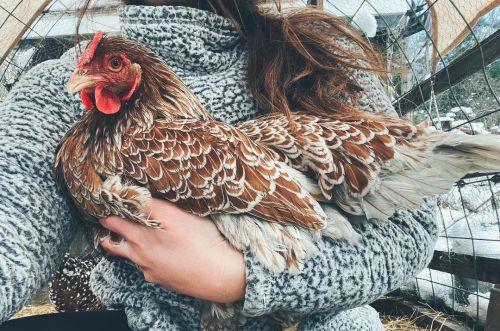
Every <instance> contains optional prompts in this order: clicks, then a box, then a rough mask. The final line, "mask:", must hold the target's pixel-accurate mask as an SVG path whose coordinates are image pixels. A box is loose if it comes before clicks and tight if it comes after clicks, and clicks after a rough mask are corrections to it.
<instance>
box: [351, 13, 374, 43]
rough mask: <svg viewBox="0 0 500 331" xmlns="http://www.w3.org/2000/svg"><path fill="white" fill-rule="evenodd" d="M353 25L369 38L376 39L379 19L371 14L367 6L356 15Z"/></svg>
mask: <svg viewBox="0 0 500 331" xmlns="http://www.w3.org/2000/svg"><path fill="white" fill-rule="evenodd" d="M351 24H352V26H354V27H355V28H357V29H359V30H361V31H362V32H363V33H364V34H365V36H366V37H368V38H373V37H375V34H376V33H377V19H376V18H375V16H373V14H372V13H370V11H369V10H368V9H367V8H366V6H363V7H362V8H361V9H360V10H359V11H358V12H357V13H356V15H354V17H353V18H352V21H351Z"/></svg>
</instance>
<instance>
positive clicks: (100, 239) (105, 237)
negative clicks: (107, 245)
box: [99, 234, 109, 242]
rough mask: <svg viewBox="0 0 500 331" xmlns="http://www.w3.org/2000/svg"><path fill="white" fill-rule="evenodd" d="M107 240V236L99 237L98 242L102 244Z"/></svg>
mask: <svg viewBox="0 0 500 331" xmlns="http://www.w3.org/2000/svg"><path fill="white" fill-rule="evenodd" d="M108 238H109V234H108V235H105V236H104V237H99V242H103V241H104V240H106V239H108Z"/></svg>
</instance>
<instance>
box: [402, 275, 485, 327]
mask: <svg viewBox="0 0 500 331" xmlns="http://www.w3.org/2000/svg"><path fill="white" fill-rule="evenodd" d="M464 281H465V282H467V281H469V282H470V283H471V284H474V285H473V286H471V287H473V288H474V289H473V290H470V288H468V289H465V290H467V291H469V292H471V293H468V292H464V291H461V290H460V289H461V287H462V285H463V282H464ZM492 286H493V285H491V284H488V283H483V282H477V283H476V281H474V280H468V279H463V278H462V279H458V278H457V277H456V276H454V275H451V274H448V273H446V272H441V271H436V270H430V269H425V270H423V271H422V272H421V273H420V274H419V275H418V276H417V280H416V281H415V283H413V284H410V285H408V286H406V287H405V289H406V290H411V291H414V292H416V293H418V294H419V297H420V298H422V299H423V300H424V301H426V302H429V303H437V304H439V305H444V306H446V307H448V308H450V309H452V310H454V311H456V312H460V313H463V314H465V315H467V316H469V317H471V318H473V319H474V320H476V321H477V322H479V324H481V325H484V324H485V323H486V314H487V311H488V303H489V298H490V290H491V287H492ZM454 288H455V289H454Z"/></svg>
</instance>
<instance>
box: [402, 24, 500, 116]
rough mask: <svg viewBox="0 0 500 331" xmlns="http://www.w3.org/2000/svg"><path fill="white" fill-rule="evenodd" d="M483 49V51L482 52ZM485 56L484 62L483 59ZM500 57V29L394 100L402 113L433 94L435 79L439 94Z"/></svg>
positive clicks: (435, 91)
mask: <svg viewBox="0 0 500 331" xmlns="http://www.w3.org/2000/svg"><path fill="white" fill-rule="evenodd" d="M481 51H482V52H481ZM483 56H484V62H483V61H482V59H483ZM499 57H500V30H497V31H496V32H495V33H493V34H492V35H491V36H489V37H488V38H486V39H485V40H483V41H482V42H481V43H480V44H479V45H476V46H475V47H473V48H472V49H470V50H469V51H467V52H466V53H464V54H463V55H462V56H460V57H458V58H457V59H455V60H453V61H452V62H451V63H450V64H448V65H447V66H446V68H444V69H442V70H440V71H439V72H437V73H436V74H434V75H432V76H431V77H429V78H428V79H426V80H425V81H423V82H421V83H420V84H419V85H417V86H415V87H414V88H413V89H411V90H410V91H408V92H407V93H405V94H404V95H402V96H401V97H399V98H398V99H397V100H396V101H394V103H393V106H394V107H395V108H398V107H399V110H400V111H401V113H402V114H406V113H408V112H409V111H411V110H413V109H415V108H417V107H418V106H420V105H421V104H423V103H424V102H426V101H427V100H429V98H430V96H431V84H432V82H433V81H434V93H436V94H438V93H441V92H444V91H446V90H448V89H449V88H450V86H453V85H456V84H458V83H460V82H461V81H462V80H464V79H465V78H467V77H469V76H470V75H472V74H473V73H475V72H477V71H479V70H481V69H482V68H483V66H487V65H488V64H490V63H492V62H493V61H495V60H496V59H498V58H499Z"/></svg>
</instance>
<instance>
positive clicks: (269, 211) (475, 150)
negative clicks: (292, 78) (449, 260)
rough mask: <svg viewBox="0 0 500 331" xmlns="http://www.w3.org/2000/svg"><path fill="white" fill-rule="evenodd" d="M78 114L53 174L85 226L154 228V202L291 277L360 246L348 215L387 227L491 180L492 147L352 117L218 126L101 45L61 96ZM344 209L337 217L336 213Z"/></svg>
mask: <svg viewBox="0 0 500 331" xmlns="http://www.w3.org/2000/svg"><path fill="white" fill-rule="evenodd" d="M68 91H69V92H70V93H74V92H80V93H81V99H82V102H83V104H84V106H85V108H86V109H87V110H88V112H87V113H86V114H85V115H84V116H83V118H82V119H81V120H80V121H79V122H78V123H76V124H75V125H74V126H73V127H72V128H71V129H70V130H69V131H68V132H67V134H66V135H65V136H64V138H63V139H62V141H61V143H60V145H59V147H58V149H57V151H56V157H55V173H56V177H57V178H58V179H59V181H60V183H61V187H62V188H63V189H64V190H65V191H66V192H67V193H68V194H69V196H71V198H72V201H73V202H74V205H75V206H76V208H77V209H78V211H79V212H80V214H81V215H83V217H84V218H85V219H87V220H88V221H90V222H93V223H94V224H98V222H97V219H98V218H99V217H102V216H106V215H110V214H113V215H119V216H122V217H124V218H127V219H130V220H132V221H136V222H139V223H141V224H144V225H147V226H152V227H156V226H158V224H157V223H156V222H155V221H154V220H151V219H149V217H148V215H147V214H145V212H144V206H145V205H146V204H147V203H148V201H149V199H150V198H151V197H152V196H153V197H158V198H163V199H167V200H169V201H172V202H175V203H176V204H178V205H179V206H180V207H182V208H183V209H184V210H186V211H188V212H191V213H194V214H196V215H201V216H206V215H209V216H210V217H211V218H212V220H213V221H214V222H215V224H216V225H217V226H218V228H219V229H220V231H221V232H222V234H223V235H224V236H225V237H226V238H227V239H228V240H229V242H230V243H231V244H232V245H234V246H235V247H236V248H238V249H242V250H243V249H249V250H251V251H252V253H253V254H254V255H255V256H256V257H257V258H258V259H259V260H260V261H261V262H262V263H263V264H264V265H265V266H267V267H268V268H270V269H271V270H275V271H283V270H284V269H287V270H290V271H298V270H300V267H301V264H302V262H303V261H304V260H305V259H306V258H307V257H309V256H312V255H314V254H315V253H316V252H317V251H316V245H315V243H314V241H315V240H317V239H318V238H320V237H321V235H326V236H329V237H332V238H337V239H347V240H350V241H352V242H356V240H357V239H358V236H359V235H358V234H357V233H356V232H355V231H354V230H353V228H352V227H351V225H350V224H349V222H348V221H347V219H346V217H345V216H344V213H348V214H354V215H365V216H366V218H381V219H387V218H388V217H389V216H391V215H392V213H393V212H394V210H395V209H396V208H399V207H405V208H416V207H418V206H419V205H420V202H421V199H422V197H423V196H425V195H429V194H434V193H440V192H444V191H447V190H448V189H449V188H450V186H451V185H452V183H453V182H454V181H455V180H457V179H458V178H460V177H461V176H463V175H465V174H467V173H470V172H484V171H498V170H500V138H499V137H495V136H466V135H453V134H446V133H442V132H437V131H431V130H428V129H422V128H417V127H415V126H413V125H411V124H410V123H408V122H407V121H405V120H402V119H397V118H392V117H389V116H386V115H381V114H370V113H364V112H355V113H352V114H337V115H336V114H331V115H325V116H317V115H308V114H302V113H296V114H293V116H292V117H293V120H294V121H295V128H294V130H291V129H290V124H289V120H288V118H287V117H286V116H285V115H281V114H270V115H266V116H263V117H260V118H257V119H254V120H251V121H248V122H245V123H242V124H240V125H238V126H231V125H228V124H225V123H220V122H216V121H215V120H213V119H212V117H211V116H210V114H209V113H208V112H207V111H206V110H205V108H204V107H203V106H202V105H201V103H200V102H199V101H198V100H197V98H196V97H195V95H194V94H193V93H192V92H191V91H190V90H189V89H188V88H187V87H186V86H185V85H184V84H183V83H182V81H181V80H180V78H179V77H178V76H177V75H176V74H175V73H174V72H173V71H172V70H171V69H170V67H169V66H168V65H167V64H166V63H165V62H164V61H163V60H162V59H161V58H160V57H159V56H157V55H156V54H154V53H153V52H152V51H150V50H149V49H147V48H145V47H144V46H142V45H141V44H139V43H137V42H134V41H131V40H128V39H125V38H123V37H119V36H105V37H104V36H103V35H102V33H101V32H98V33H97V34H96V35H95V37H94V38H93V40H92V42H91V43H90V44H89V45H88V47H87V49H86V50H85V51H84V53H82V55H81V56H80V58H79V59H78V62H77V68H76V70H75V72H74V73H73V75H72V76H71V78H70V81H69V83H68ZM339 210H341V211H339Z"/></svg>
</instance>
